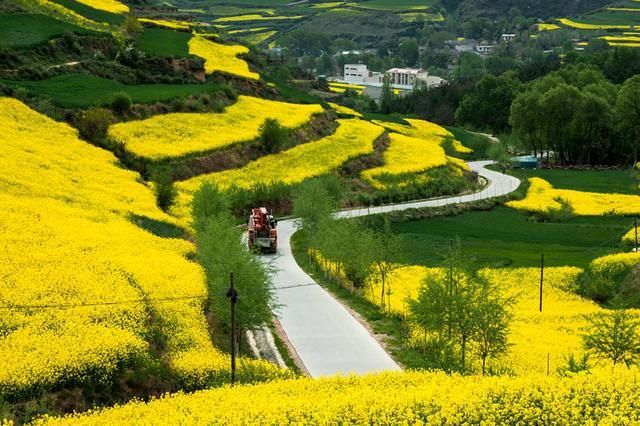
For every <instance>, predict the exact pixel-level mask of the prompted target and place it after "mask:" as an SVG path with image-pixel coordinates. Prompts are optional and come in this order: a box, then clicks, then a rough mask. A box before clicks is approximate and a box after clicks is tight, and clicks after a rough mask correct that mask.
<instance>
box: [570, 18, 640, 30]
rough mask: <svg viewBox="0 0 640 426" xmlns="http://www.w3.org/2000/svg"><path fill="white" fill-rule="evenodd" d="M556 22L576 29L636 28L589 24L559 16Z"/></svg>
mask: <svg viewBox="0 0 640 426" xmlns="http://www.w3.org/2000/svg"><path fill="white" fill-rule="evenodd" d="M558 22H559V23H561V24H562V25H564V26H565V27H569V28H575V29H577V30H626V29H629V28H636V27H634V26H632V25H606V24H589V23H586V22H577V21H573V20H571V19H569V18H560V19H558Z"/></svg>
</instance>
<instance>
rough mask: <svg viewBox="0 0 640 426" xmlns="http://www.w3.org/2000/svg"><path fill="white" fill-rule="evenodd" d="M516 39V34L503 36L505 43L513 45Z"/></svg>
mask: <svg viewBox="0 0 640 426" xmlns="http://www.w3.org/2000/svg"><path fill="white" fill-rule="evenodd" d="M515 39H516V35H515V34H502V41H504V42H505V43H511V42H512V41H513V40H515Z"/></svg>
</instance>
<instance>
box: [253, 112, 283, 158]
mask: <svg viewBox="0 0 640 426" xmlns="http://www.w3.org/2000/svg"><path fill="white" fill-rule="evenodd" d="M259 132H260V144H261V145H262V149H263V150H264V151H265V152H266V153H268V154H274V153H276V152H280V151H281V150H282V147H284V146H286V145H287V144H288V140H289V132H288V129H287V128H285V127H283V126H282V125H281V124H280V122H278V120H276V119H274V118H267V119H265V120H264V123H262V125H260V129H259Z"/></svg>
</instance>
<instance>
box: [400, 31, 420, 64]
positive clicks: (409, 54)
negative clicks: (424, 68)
mask: <svg viewBox="0 0 640 426" xmlns="http://www.w3.org/2000/svg"><path fill="white" fill-rule="evenodd" d="M398 54H399V55H400V57H401V58H402V59H403V60H404V61H405V63H406V64H407V65H408V66H410V67H412V66H414V65H415V64H417V63H418V59H419V58H420V50H419V49H418V42H417V41H416V39H415V38H410V39H407V40H405V41H403V42H402V43H400V46H399V47H398Z"/></svg>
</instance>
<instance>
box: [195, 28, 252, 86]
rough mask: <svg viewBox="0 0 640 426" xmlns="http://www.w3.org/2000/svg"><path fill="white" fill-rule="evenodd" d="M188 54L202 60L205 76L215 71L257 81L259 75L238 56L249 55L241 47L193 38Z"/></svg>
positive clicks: (245, 49) (247, 50)
mask: <svg viewBox="0 0 640 426" xmlns="http://www.w3.org/2000/svg"><path fill="white" fill-rule="evenodd" d="M189 53H190V54H192V55H196V56H199V57H201V58H202V59H204V69H205V71H206V73H207V74H212V73H214V72H216V71H219V72H225V73H227V74H233V75H237V76H239V77H244V78H248V79H251V80H259V79H260V75H259V74H258V73H255V72H253V71H251V70H250V69H249V65H248V64H247V62H246V61H244V60H243V59H240V58H238V56H239V55H244V54H246V53H249V48H247V47H246V46H242V45H226V44H220V43H216V42H213V41H211V40H207V39H206V38H204V37H200V36H194V37H193V38H192V39H191V40H189Z"/></svg>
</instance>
